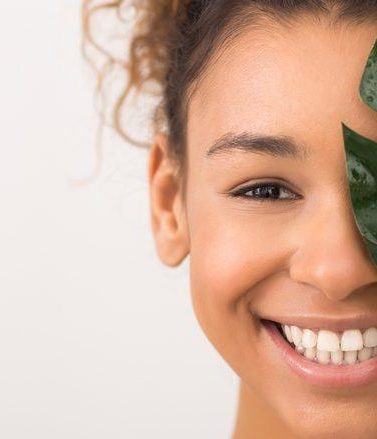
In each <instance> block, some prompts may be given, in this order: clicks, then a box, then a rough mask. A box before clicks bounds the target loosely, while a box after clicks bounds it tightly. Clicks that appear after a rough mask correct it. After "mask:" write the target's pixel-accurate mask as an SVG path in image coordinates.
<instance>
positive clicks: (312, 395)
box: [84, 0, 377, 439]
mask: <svg viewBox="0 0 377 439" xmlns="http://www.w3.org/2000/svg"><path fill="white" fill-rule="evenodd" d="M90 5H91V2H85V3H84V6H85V8H84V15H85V18H86V20H87V19H88V16H89V15H90V10H91V6H90ZM133 5H134V7H135V8H136V12H137V13H138V15H137V18H138V19H137V22H136V24H135V28H134V35H133V37H132V41H131V42H132V44H131V46H130V47H131V51H130V56H129V63H128V64H127V68H128V73H129V75H130V86H129V88H128V89H127V90H126V92H125V96H126V95H127V93H128V92H129V91H130V90H131V89H132V87H136V88H141V87H143V86H144V85H145V84H147V83H149V81H150V80H152V81H157V83H158V84H159V85H160V86H161V98H162V99H161V105H160V106H159V108H158V109H157V110H156V117H155V120H154V122H155V123H154V127H155V137H154V142H153V144H152V145H151V148H150V153H149V163H148V181H149V188H150V209H151V226H152V230H153V234H154V237H155V242H156V249H157V252H158V255H159V258H160V259H161V261H162V262H163V263H164V264H166V265H168V266H171V267H175V266H177V265H179V264H180V263H181V262H182V261H183V260H184V259H185V258H186V257H187V256H189V258H190V283H191V295H192V303H193V308H194V311H195V314H196V316H197V319H198V321H199V323H200V325H201V327H202V329H203V331H204V333H205V334H206V336H207V337H208V339H209V340H210V342H211V343H212V344H213V345H214V347H215V348H216V349H217V350H218V352H219V353H220V354H221V355H222V357H223V358H224V359H225V361H227V363H228V364H229V365H230V366H231V367H232V369H233V370H234V371H235V373H236V374H238V376H239V377H240V380H241V381H240V382H241V387H240V397H239V407H238V414H237V421H236V425H235V427H234V435H233V438H234V439H244V438H275V437H276V438H294V437H301V438H333V437H341V438H350V439H351V438H352V439H353V438H365V439H367V438H370V439H372V438H376V437H377V340H376V334H377V329H376V328H377V265H376V263H375V261H374V260H373V258H372V256H371V254H370V252H369V251H368V248H367V246H366V245H365V241H364V240H363V237H362V235H361V234H360V232H359V229H358V225H357V223H356V221H355V216H354V211H353V207H354V206H353V205H352V200H351V197H350V191H349V181H348V177H347V168H346V155H345V147H344V146H345V145H344V139H343V135H342V124H345V125H346V126H348V127H352V129H353V130H355V132H358V133H359V134H360V135H362V136H365V137H366V138H368V139H371V141H372V140H374V141H376V140H377V134H376V133H377V113H376V112H374V111H372V110H371V108H370V107H368V106H366V105H365V103H364V102H362V100H360V97H359V95H358V90H359V84H360V78H361V75H362V73H363V71H364V68H365V65H366V60H367V59H368V55H369V54H370V52H371V49H372V47H373V44H374V42H375V40H376V37H377V20H376V19H377V1H367V0H365V1H362V0H360V1H357V2H356V1H355V0H338V1H336V0H335V1H326V0H311V1H299V0H290V1H288V0H270V1H267V0H260V1H251V0H234V1H229V0H212V1H208V0H207V1H205V0H193V1H175V0H171V1H169V0H164V1H162V0H150V1H148V0H144V1H142V0H139V1H136V0H135V1H134V2H133ZM101 6H102V7H105V8H119V10H120V8H124V9H123V10H125V9H126V8H128V7H131V5H130V3H127V2H122V1H113V2H111V3H110V2H109V3H108V4H103V5H101ZM97 7H98V5H97ZM87 31H88V32H89V29H87ZM89 38H91V36H90V35H89ZM120 103H121V101H120ZM119 107H120V105H119ZM117 114H118V113H116V116H117ZM118 122H119V120H118ZM120 125H121V124H120V123H119V124H118V125H117V126H118V128H120ZM338 435H339V436H338Z"/></svg>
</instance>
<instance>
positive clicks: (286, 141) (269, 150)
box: [205, 132, 309, 160]
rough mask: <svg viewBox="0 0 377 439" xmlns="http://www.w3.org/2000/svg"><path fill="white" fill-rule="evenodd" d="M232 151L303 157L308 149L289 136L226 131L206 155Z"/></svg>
mask: <svg viewBox="0 0 377 439" xmlns="http://www.w3.org/2000/svg"><path fill="white" fill-rule="evenodd" d="M233 151H245V152H252V153H256V154H267V155H271V156H275V157H276V156H277V157H291V158H296V159H300V160H301V159H305V158H307V157H308V155H309V151H308V149H307V148H305V147H304V146H303V145H301V144H299V143H296V142H295V141H294V140H293V139H292V138H291V137H289V136H265V135H258V134H253V133H250V132H243V133H232V132H229V133H226V134H224V135H222V136H221V137H219V138H218V139H217V140H216V141H215V143H214V144H213V145H212V146H211V147H210V148H209V149H208V150H207V152H206V153H205V155H206V156H207V157H213V156H220V155H226V154H229V153H231V152H233Z"/></svg>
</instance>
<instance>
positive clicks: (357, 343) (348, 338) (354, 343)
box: [340, 329, 364, 351]
mask: <svg viewBox="0 0 377 439" xmlns="http://www.w3.org/2000/svg"><path fill="white" fill-rule="evenodd" d="M363 347H364V343H363V336H362V334H361V331H359V330H358V329H349V330H347V331H344V332H343V334H342V338H341V340H340V348H341V349H342V351H357V350H359V349H362V348H363Z"/></svg>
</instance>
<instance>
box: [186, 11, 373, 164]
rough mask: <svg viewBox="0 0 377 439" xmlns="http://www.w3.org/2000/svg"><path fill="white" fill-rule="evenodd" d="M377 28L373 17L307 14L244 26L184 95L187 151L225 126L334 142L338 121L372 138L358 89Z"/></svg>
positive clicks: (326, 144)
mask: <svg viewBox="0 0 377 439" xmlns="http://www.w3.org/2000/svg"><path fill="white" fill-rule="evenodd" d="M376 35H377V25H369V24H368V25H358V26H351V25H350V24H346V23H342V24H341V25H338V26H337V27H333V26H332V25H330V24H329V23H328V22H327V21H323V22H318V21H314V20H313V19H312V18H310V17H308V18H300V19H299V20H297V22H294V23H292V24H291V25H290V26H289V27H286V26H282V25H280V24H274V25H271V26H267V27H265V28H264V29H254V28H253V29H250V31H245V32H244V33H243V34H242V35H241V36H239V37H237V39H235V40H234V41H232V42H231V43H230V44H228V45H227V47H226V49H225V50H224V51H223V52H222V53H221V55H220V56H219V57H217V58H216V59H215V62H214V63H212V64H211V65H210V66H209V67H208V68H207V70H206V72H205V74H204V76H203V77H202V78H201V80H200V82H199V84H198V87H197V89H196V91H195V93H194V94H193V96H192V99H191V100H190V102H189V108H188V129H187V137H188V139H187V140H188V145H189V148H191V149H192V150H191V151H190V152H189V155H194V156H195V155H197V156H198V155H199V154H200V155H201V156H203V154H204V153H205V150H206V149H208V148H209V147H210V146H211V142H213V141H214V140H215V139H217V138H218V137H220V136H221V135H222V134H224V133H225V132H229V131H233V132H234V131H236V132H242V131H253V132H258V133H264V134H277V133H279V134H283V135H289V136H292V137H294V138H295V139H296V140H297V141H299V142H301V143H302V144H306V145H308V146H309V147H312V148H314V149H318V151H320V152H324V150H325V149H326V148H329V149H332V150H334V147H333V145H334V140H336V141H337V143H338V145H340V142H339V140H340V139H341V137H340V136H341V122H342V121H343V122H344V123H346V124H347V125H349V126H351V127H352V128H353V129H354V130H356V131H358V132H360V133H361V134H363V135H364V136H366V137H369V138H371V139H376V132H377V113H376V112H373V111H371V110H370V109H369V108H368V107H367V106H365V104H363V103H362V102H361V100H360V99H359V97H358V87H359V83H360V79H361V75H362V73H363V70H364V67H365V62H366V59H367V57H368V55H369V53H370V50H371V48H372V46H373V43H374V41H375V39H376ZM314 145H315V146H314ZM338 149H339V148H338Z"/></svg>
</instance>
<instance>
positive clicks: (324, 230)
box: [290, 197, 377, 300]
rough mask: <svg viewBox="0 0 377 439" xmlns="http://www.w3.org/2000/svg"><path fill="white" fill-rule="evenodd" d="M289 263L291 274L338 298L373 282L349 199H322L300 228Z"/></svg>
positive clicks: (375, 275)
mask: <svg viewBox="0 0 377 439" xmlns="http://www.w3.org/2000/svg"><path fill="white" fill-rule="evenodd" d="M300 237H301V239H300V242H299V246H298V249H297V252H296V253H295V254H294V255H293V257H292V259H291V265H290V275H291V278H292V279H293V280H295V281H297V282H304V283H308V284H311V285H313V286H314V287H316V288H317V289H319V290H321V291H322V293H323V294H325V295H326V296H327V297H328V298H329V299H330V300H342V299H345V298H346V297H347V296H348V295H350V294H352V292H354V291H355V290H357V289H359V288H361V287H363V286H365V285H367V284H370V283H373V282H377V269H376V267H375V265H374V263H373V261H372V259H371V258H370V257H369V254H368V251H367V248H366V247H365V244H364V242H363V238H362V236H361V234H360V233H359V231H358V228H357V224H356V222H355V219H354V215H353V211H352V206H351V204H350V201H349V200H345V199H340V197H338V199H337V200H336V201H334V200H330V201H329V202H326V203H324V204H323V205H322V206H321V208H320V209H317V210H316V212H315V213H314V215H312V216H311V219H310V220H309V221H306V224H305V226H304V228H303V233H302V235H301V236H300Z"/></svg>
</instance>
